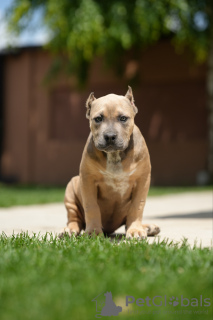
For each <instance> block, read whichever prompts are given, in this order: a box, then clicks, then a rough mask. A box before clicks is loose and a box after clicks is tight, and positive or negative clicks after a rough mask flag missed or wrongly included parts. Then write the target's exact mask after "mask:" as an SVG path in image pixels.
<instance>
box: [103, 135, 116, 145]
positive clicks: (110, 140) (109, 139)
mask: <svg viewBox="0 0 213 320" xmlns="http://www.w3.org/2000/svg"><path fill="white" fill-rule="evenodd" d="M104 139H105V141H106V142H107V143H113V142H114V141H115V139H116V134H114V133H107V134H105V135H104Z"/></svg>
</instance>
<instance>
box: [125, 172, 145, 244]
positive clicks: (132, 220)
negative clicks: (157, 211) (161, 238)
mask: <svg viewBox="0 0 213 320" xmlns="http://www.w3.org/2000/svg"><path fill="white" fill-rule="evenodd" d="M149 186H150V173H149V172H148V173H146V174H143V176H142V177H140V178H139V179H138V180H137V181H136V185H135V187H134V190H133V193H132V202H131V206H130V210H129V212H128V215H127V221H126V229H127V231H126V237H127V238H140V239H142V238H146V237H147V230H146V228H144V227H143V225H142V218H143V210H144V206H145V203H146V197H147V194H148V191H149Z"/></svg>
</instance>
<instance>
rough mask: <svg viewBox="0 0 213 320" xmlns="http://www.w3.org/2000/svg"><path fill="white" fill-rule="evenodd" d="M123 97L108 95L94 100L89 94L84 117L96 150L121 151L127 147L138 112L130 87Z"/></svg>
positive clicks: (92, 95)
mask: <svg viewBox="0 0 213 320" xmlns="http://www.w3.org/2000/svg"><path fill="white" fill-rule="evenodd" d="M128 88H129V89H128V91H127V93H126V95H125V96H118V95H115V94H109V95H107V96H104V97H101V98H98V99H96V98H95V97H94V94H93V93H91V94H90V96H89V98H88V99H87V102H86V108H87V112H86V117H87V118H88V119H89V121H90V129H91V131H92V135H93V140H94V143H95V146H96V148H97V149H99V150H101V151H105V152H113V151H118V150H120V151H123V150H125V149H126V148H127V147H128V144H129V140H130V136H131V134H132V131H133V127H134V117H135V115H136V113H137V112H138V109H137V108H136V106H135V104H134V98H133V94H132V89H131V87H128Z"/></svg>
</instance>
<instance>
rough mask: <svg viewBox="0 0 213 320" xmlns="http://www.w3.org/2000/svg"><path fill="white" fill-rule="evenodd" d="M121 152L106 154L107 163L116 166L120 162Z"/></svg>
mask: <svg viewBox="0 0 213 320" xmlns="http://www.w3.org/2000/svg"><path fill="white" fill-rule="evenodd" d="M120 153H121V151H114V152H107V163H108V164H115V165H116V164H118V163H120V162H121V155H120Z"/></svg>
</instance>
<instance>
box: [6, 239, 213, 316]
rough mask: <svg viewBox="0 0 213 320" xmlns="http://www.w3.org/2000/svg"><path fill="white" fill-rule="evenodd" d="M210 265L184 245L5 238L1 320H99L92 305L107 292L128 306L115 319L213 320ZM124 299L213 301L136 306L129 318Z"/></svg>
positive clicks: (207, 257) (206, 256) (202, 252)
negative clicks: (206, 300)
mask: <svg viewBox="0 0 213 320" xmlns="http://www.w3.org/2000/svg"><path fill="white" fill-rule="evenodd" d="M212 260H213V259H212V252H211V251H210V250H209V249H200V248H194V249H190V248H189V247H188V246H187V243H186V242H183V243H182V245H181V247H180V248H178V247H177V245H174V244H172V243H166V241H163V242H160V243H158V242H157V240H156V242H155V243H154V244H148V243H147V242H146V241H137V240H131V241H130V240H129V241H127V242H125V241H123V240H122V241H121V242H118V241H114V242H113V241H110V239H109V238H102V237H96V238H89V237H88V236H86V235H84V236H82V237H78V238H74V237H73V238H64V239H57V238H54V237H53V236H52V235H50V236H49V238H48V235H46V236H44V237H43V238H40V239H39V238H38V237H37V236H36V235H34V236H33V237H29V236H28V235H27V234H20V235H17V236H12V237H6V236H5V235H1V236H0V319H1V320H14V319H15V320H19V319H20V320H25V319H26V320H29V319H31V320H34V319H35V320H38V319H39V320H43V319H45V320H59V319H74V320H78V319H79V320H82V319H83V320H84V319H95V315H96V314H97V312H96V304H95V302H92V299H93V298H95V297H96V296H97V295H98V294H100V293H105V292H107V291H111V292H112V297H113V300H114V302H115V303H116V304H117V305H120V306H123V311H122V313H120V314H119V317H118V318H116V319H119V318H120V319H124V320H125V319H126V320H127V319H128V320H129V319H135V320H137V319H148V320H149V319H150V320H151V319H160V320H161V319H162V320H165V319H198V320H200V319H201V320H202V319H212V307H211V306H212V285H213V279H212V265H213V261H212ZM127 295H131V296H134V297H135V298H136V299H138V298H144V299H145V298H146V297H147V296H149V297H150V298H153V297H154V296H163V297H164V296H165V295H166V296H167V299H168V301H169V297H172V296H174V297H179V300H180V299H181V295H182V296H183V297H184V298H187V299H190V301H191V299H192V298H197V299H198V301H200V295H202V296H203V299H205V298H210V299H211V306H210V307H204V306H197V307H192V306H189V307H183V306H182V307H181V306H180V305H178V306H176V307H173V306H170V305H169V304H168V303H167V304H168V305H167V306H166V307H165V306H161V307H155V306H153V304H152V302H151V307H148V306H143V307H138V306H137V305H136V304H135V303H134V304H132V305H131V306H132V309H130V310H132V311H134V312H135V314H128V308H125V297H126V296H127ZM160 299H161V298H158V300H156V301H155V302H156V303H159V302H160ZM185 302H186V300H185ZM203 303H204V302H203ZM199 304H200V302H199ZM99 309H101V307H99ZM136 312H142V314H137V313H136ZM194 312H200V314H194ZM180 314H181V315H180ZM111 318H115V317H114V316H112V317H111ZM104 319H108V318H107V317H105V318H104Z"/></svg>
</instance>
